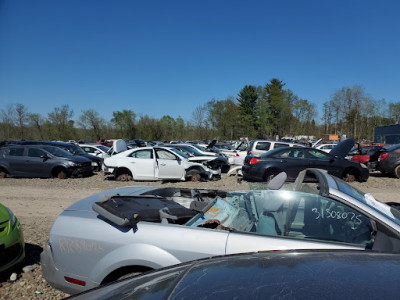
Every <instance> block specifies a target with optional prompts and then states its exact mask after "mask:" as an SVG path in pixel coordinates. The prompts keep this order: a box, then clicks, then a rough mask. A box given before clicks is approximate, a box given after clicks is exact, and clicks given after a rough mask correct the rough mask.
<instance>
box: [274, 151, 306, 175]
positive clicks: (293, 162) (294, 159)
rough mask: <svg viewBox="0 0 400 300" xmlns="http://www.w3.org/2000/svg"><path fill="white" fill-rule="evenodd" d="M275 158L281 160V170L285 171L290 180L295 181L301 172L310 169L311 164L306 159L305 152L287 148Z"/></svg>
mask: <svg viewBox="0 0 400 300" xmlns="http://www.w3.org/2000/svg"><path fill="white" fill-rule="evenodd" d="M275 158H277V159H280V169H281V170H283V171H285V172H286V174H287V176H288V178H290V179H294V178H296V177H297V175H298V174H299V172H300V171H302V170H304V169H306V168H308V167H309V162H308V161H307V160H306V159H304V150H303V149H296V148H286V149H285V150H282V151H281V152H278V153H277V154H276V156H275Z"/></svg>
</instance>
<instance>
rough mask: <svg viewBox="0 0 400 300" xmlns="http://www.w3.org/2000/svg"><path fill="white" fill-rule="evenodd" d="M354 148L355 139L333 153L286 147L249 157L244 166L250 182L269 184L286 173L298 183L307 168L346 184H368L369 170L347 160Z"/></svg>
mask: <svg viewBox="0 0 400 300" xmlns="http://www.w3.org/2000/svg"><path fill="white" fill-rule="evenodd" d="M353 145H354V139H348V140H346V141H344V142H341V143H339V144H338V145H337V146H336V147H335V148H334V149H332V150H331V153H326V152H324V151H321V150H318V149H314V148H304V147H285V148H278V149H274V150H271V151H268V152H266V153H264V154H262V155H261V156H259V157H255V156H246V158H245V160H244V165H243V167H242V172H243V178H244V179H246V180H248V181H268V180H269V179H271V178H272V177H273V176H275V175H277V174H279V173H280V172H285V173H286V174H287V176H288V179H289V180H290V179H292V180H294V179H295V178H296V177H297V175H298V174H299V172H300V171H302V170H304V169H306V168H319V169H324V170H327V171H328V173H329V174H331V175H333V176H336V177H339V178H343V179H345V180H346V181H354V180H357V181H360V182H361V181H366V180H367V179H368V177H369V171H368V168H367V167H366V166H365V165H362V164H359V163H356V162H352V161H348V160H347V159H345V156H346V155H347V153H348V152H349V150H350V149H351V147H352V146H353Z"/></svg>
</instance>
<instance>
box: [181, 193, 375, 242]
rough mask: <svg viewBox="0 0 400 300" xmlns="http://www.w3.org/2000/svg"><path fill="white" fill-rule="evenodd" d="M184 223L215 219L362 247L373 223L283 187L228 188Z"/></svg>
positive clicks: (244, 228)
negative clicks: (202, 212) (224, 196)
mask: <svg viewBox="0 0 400 300" xmlns="http://www.w3.org/2000/svg"><path fill="white" fill-rule="evenodd" d="M199 215H200V216H197V217H195V218H193V219H192V220H191V221H189V222H188V223H187V224H186V225H187V226H193V227H207V225H209V224H210V223H212V222H216V223H218V224H219V225H221V226H222V228H224V227H225V228H229V229H231V230H233V231H236V232H246V233H250V234H260V235H268V236H282V237H288V238H296V239H305V240H321V241H332V242H340V243H348V244H354V245H357V246H361V247H366V246H368V245H369V244H370V243H371V238H372V237H371V236H372V232H373V227H372V225H371V221H370V219H369V218H368V217H366V216H364V215H363V214H362V213H360V212H358V211H357V210H355V209H353V208H351V207H349V206H347V205H344V204H343V203H341V202H339V201H336V200H333V199H330V198H325V197H322V196H320V195H317V194H309V193H303V192H293V191H287V190H280V191H272V190H260V191H252V192H249V193H240V192H238V193H236V194H235V192H230V193H229V195H227V197H226V200H225V201H224V200H222V199H221V198H219V197H217V198H216V199H215V200H214V202H213V203H212V206H211V207H210V208H209V209H208V210H207V211H205V212H204V214H199Z"/></svg>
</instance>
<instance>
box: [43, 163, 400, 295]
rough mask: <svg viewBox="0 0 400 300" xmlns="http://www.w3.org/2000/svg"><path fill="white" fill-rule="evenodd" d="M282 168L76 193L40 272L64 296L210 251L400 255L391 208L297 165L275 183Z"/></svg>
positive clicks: (398, 223)
mask: <svg viewBox="0 0 400 300" xmlns="http://www.w3.org/2000/svg"><path fill="white" fill-rule="evenodd" d="M282 174H283V175H285V174H284V173H282ZM282 174H280V175H278V176H276V177H275V178H274V180H273V181H271V182H270V183H269V189H265V188H264V189H263V188H261V189H260V186H257V187H258V189H254V190H247V191H220V190H198V189H187V188H164V187H125V188H118V189H114V190H108V191H105V192H102V193H99V194H96V195H93V196H90V197H88V198H85V199H83V200H81V201H79V202H77V203H75V204H73V205H72V206H70V207H69V208H68V209H66V210H65V211H64V212H63V213H62V214H60V216H59V217H58V218H57V220H56V221H55V223H54V225H53V227H52V229H51V232H50V237H49V242H48V244H47V245H46V247H45V249H44V251H43V252H42V254H41V265H42V271H43V275H44V277H45V279H46V280H47V281H48V282H49V283H50V284H51V285H52V286H53V287H55V288H57V289H60V290H62V291H64V292H66V293H69V294H74V293H77V292H81V291H84V290H88V289H90V288H93V287H96V286H99V285H101V284H104V283H108V282H111V281H114V280H117V279H120V278H124V277H126V276H129V275H132V274H135V273H140V272H144V271H147V270H151V269H158V268H161V267H165V266H170V265H174V264H178V263H181V262H186V261H190V260H195V259H199V258H206V257H211V256H216V255H225V254H235V253H243V252H257V251H263V250H282V249H357V250H360V249H361V250H365V249H370V250H376V251H385V252H397V253H398V252H400V219H399V218H400V213H399V211H398V210H396V209H394V208H391V207H389V206H387V205H385V204H383V203H381V202H378V201H377V200H375V199H374V197H373V196H372V195H370V194H364V193H362V192H361V191H359V190H357V189H355V188H354V187H352V186H351V185H349V184H347V183H345V182H344V181H342V180H340V179H338V178H335V177H333V176H331V175H329V174H327V173H326V171H323V170H319V169H307V170H304V171H302V172H300V174H299V176H298V178H297V179H296V181H295V182H294V183H291V184H284V183H283V181H284V179H285V176H281V175H282ZM282 177H283V178H282ZM280 181H281V182H280Z"/></svg>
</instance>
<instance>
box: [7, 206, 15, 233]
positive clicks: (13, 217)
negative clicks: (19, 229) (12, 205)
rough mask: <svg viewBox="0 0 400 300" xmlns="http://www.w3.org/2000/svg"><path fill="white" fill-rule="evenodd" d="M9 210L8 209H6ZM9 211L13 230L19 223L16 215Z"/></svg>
mask: <svg viewBox="0 0 400 300" xmlns="http://www.w3.org/2000/svg"><path fill="white" fill-rule="evenodd" d="M6 208H7V207H6ZM7 210H8V214H9V215H10V223H11V227H12V228H13V227H14V226H15V224H16V223H17V218H16V217H15V215H14V214H13V212H12V211H11V209H9V208H7Z"/></svg>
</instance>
